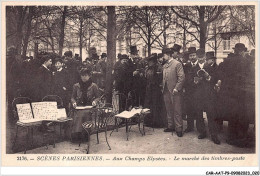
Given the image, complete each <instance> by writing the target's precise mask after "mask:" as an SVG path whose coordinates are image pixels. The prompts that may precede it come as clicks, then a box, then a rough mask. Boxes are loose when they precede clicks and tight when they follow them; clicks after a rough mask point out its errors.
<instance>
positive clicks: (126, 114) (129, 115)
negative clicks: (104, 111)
mask: <svg viewBox="0 0 260 176" xmlns="http://www.w3.org/2000/svg"><path fill="white" fill-rule="evenodd" d="M134 115H136V113H135V112H131V111H123V112H121V113H119V114H117V115H115V116H116V117H120V118H126V119H130V118H132V117H133V116H134Z"/></svg>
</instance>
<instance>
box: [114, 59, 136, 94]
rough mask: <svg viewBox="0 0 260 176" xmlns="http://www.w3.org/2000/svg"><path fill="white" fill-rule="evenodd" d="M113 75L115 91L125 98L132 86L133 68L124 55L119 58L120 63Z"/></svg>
mask: <svg viewBox="0 0 260 176" xmlns="http://www.w3.org/2000/svg"><path fill="white" fill-rule="evenodd" d="M114 73H115V90H116V91H118V92H119V93H123V94H125V95H126V96H127V95H128V93H129V92H130V91H131V90H132V86H133V68H132V67H130V64H129V58H128V56H127V55H126V54H123V55H122V56H121V63H120V64H119V65H118V67H117V69H116V70H115V72H114Z"/></svg>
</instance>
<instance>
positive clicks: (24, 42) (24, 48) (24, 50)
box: [22, 6, 34, 59]
mask: <svg viewBox="0 0 260 176" xmlns="http://www.w3.org/2000/svg"><path fill="white" fill-rule="evenodd" d="M33 8H34V7H33V6H30V7H29V14H28V20H27V30H26V34H25V37H24V41H23V55H22V58H23V59H25V57H26V53H27V48H28V41H29V38H30V35H31V31H32V16H33Z"/></svg>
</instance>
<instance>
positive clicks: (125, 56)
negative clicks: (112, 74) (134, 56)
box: [121, 54, 129, 60]
mask: <svg viewBox="0 0 260 176" xmlns="http://www.w3.org/2000/svg"><path fill="white" fill-rule="evenodd" d="M123 59H129V57H128V56H127V55H126V54H122V55H121V60H123Z"/></svg>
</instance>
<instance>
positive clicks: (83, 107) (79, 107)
mask: <svg viewBox="0 0 260 176" xmlns="http://www.w3.org/2000/svg"><path fill="white" fill-rule="evenodd" d="M91 108H93V106H77V107H76V108H75V109H78V110H80V109H91Z"/></svg>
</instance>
